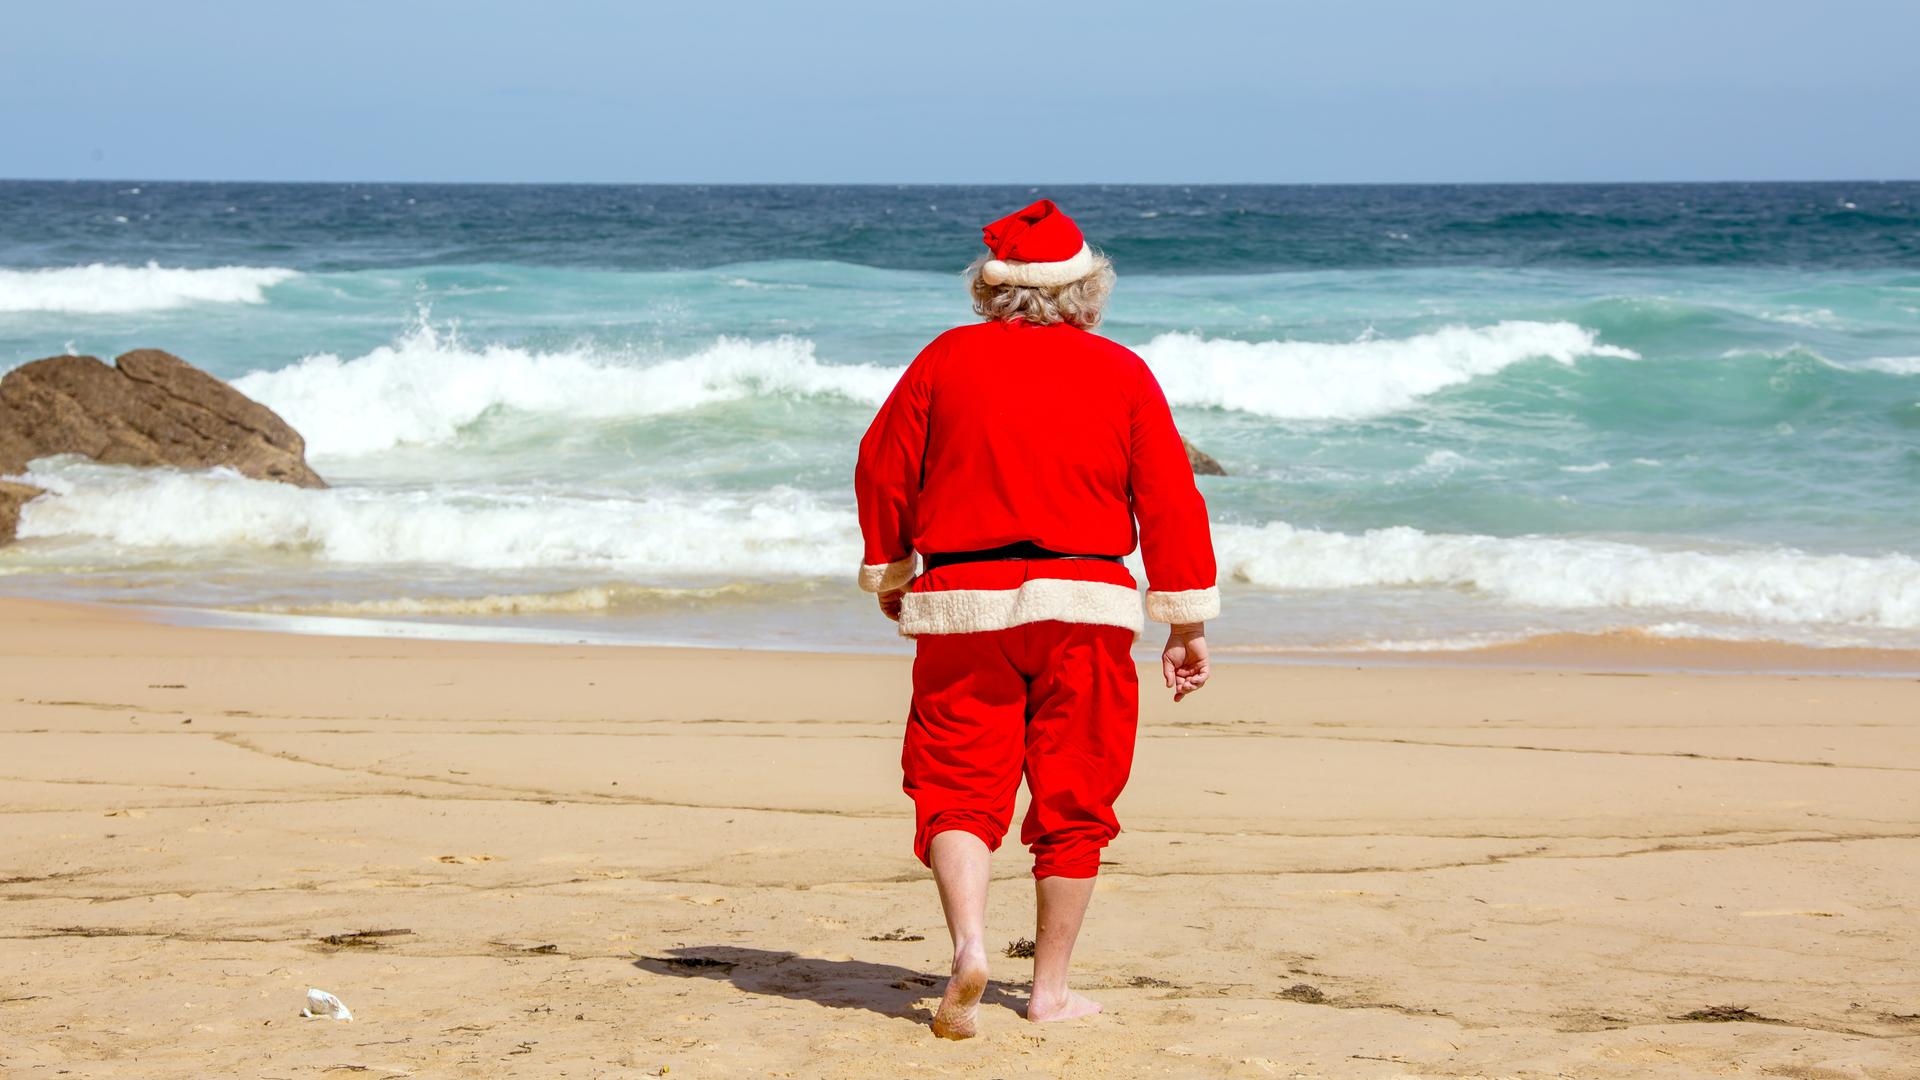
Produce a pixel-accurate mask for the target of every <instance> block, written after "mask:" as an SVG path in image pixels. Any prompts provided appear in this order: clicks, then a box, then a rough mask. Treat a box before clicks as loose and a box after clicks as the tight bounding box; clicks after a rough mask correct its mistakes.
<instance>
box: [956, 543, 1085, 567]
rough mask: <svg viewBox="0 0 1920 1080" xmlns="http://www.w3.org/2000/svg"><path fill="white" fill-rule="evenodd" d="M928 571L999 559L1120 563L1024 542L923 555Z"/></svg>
mask: <svg viewBox="0 0 1920 1080" xmlns="http://www.w3.org/2000/svg"><path fill="white" fill-rule="evenodd" d="M920 558H921V560H922V561H924V562H925V563H926V568H927V569H928V570H937V569H939V568H940V567H942V566H951V565H953V564H954V563H970V562H993V561H996V560H999V559H1105V560H1106V561H1108V562H1119V561H1120V556H1118V555H1074V554H1069V553H1067V552H1064V551H1053V550H1051V549H1049V548H1043V547H1041V546H1040V545H1039V544H1036V543H1034V542H1033V541H1031V540H1022V541H1020V542H1019V543H1015V544H1002V545H1001V546H999V547H995V548H982V549H981V550H979V551H942V552H938V553H936V554H931V555H922V556H921V557H920Z"/></svg>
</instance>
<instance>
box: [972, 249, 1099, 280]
mask: <svg viewBox="0 0 1920 1080" xmlns="http://www.w3.org/2000/svg"><path fill="white" fill-rule="evenodd" d="M1091 273H1093V249H1092V248H1090V247H1088V246H1087V245H1085V244H1081V245H1080V250H1079V251H1077V252H1075V253H1074V255H1073V257H1072V258H1070V259H1061V260H1060V261H1059V262H1006V261H1003V260H1000V259H988V260H987V261H986V262H985V263H984V264H982V265H981V267H980V280H981V281H984V282H986V283H987V284H989V285H1037V286H1040V287H1042V288H1051V287H1053V286H1055V285H1071V284H1073V283H1074V282H1076V281H1079V280H1080V279H1081V278H1083V277H1086V276H1087V275H1088V274H1091Z"/></svg>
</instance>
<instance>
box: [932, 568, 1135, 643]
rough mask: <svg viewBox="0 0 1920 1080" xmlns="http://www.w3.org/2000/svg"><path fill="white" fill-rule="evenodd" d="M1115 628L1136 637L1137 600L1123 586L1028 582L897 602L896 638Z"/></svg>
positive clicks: (936, 591) (1061, 580)
mask: <svg viewBox="0 0 1920 1080" xmlns="http://www.w3.org/2000/svg"><path fill="white" fill-rule="evenodd" d="M1047 620H1053V621H1056V622H1070V623H1092V624H1095V625H1104V626H1119V627H1123V628H1125V629H1128V630H1131V631H1133V636H1134V637H1136V638H1137V637H1139V636H1140V594H1139V593H1137V592H1135V591H1134V590H1133V589H1131V588H1128V587H1127V586H1125V585H1114V584H1110V583H1108V582H1105V581H1079V580H1076V579H1073V578H1029V579H1028V580H1026V581H1025V582H1022V583H1021V585H1020V587H1019V588H1017V589H928V590H925V591H922V592H910V593H908V594H907V595H906V596H904V597H902V598H901V601H900V633H901V635H902V636H903V637H918V636H919V635H921V634H973V633H979V632H981V631H984V630H1005V629H1006V628H1008V627H1010V626H1020V625H1023V624H1025V623H1031V622H1045V621H1047Z"/></svg>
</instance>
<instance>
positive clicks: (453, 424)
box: [234, 322, 1634, 457]
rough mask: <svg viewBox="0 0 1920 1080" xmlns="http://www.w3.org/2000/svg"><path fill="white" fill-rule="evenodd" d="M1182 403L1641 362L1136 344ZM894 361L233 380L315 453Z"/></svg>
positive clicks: (389, 360)
mask: <svg viewBox="0 0 1920 1080" xmlns="http://www.w3.org/2000/svg"><path fill="white" fill-rule="evenodd" d="M1141 353H1142V355H1144V356H1145V357H1146V359H1147V360H1148V362H1149V363H1150V364H1152V365H1153V366H1154V368H1155V371H1156V374H1157V375H1158V376H1159V378H1160V380H1161V382H1162V384H1163V385H1164V386H1165V387H1166V390H1167V394H1168V397H1169V399H1170V400H1172V402H1173V403H1174V404H1176V405H1190V406H1221V407H1225V408H1233V409H1243V410H1246V411H1249V412H1255V413H1260V414H1264V415H1268V416H1275V417H1298V418H1328V417H1359V416H1370V415H1375V414H1377V413H1382V412H1390V411H1394V410H1396V409H1402V408H1406V407H1408V406H1410V405H1412V404H1414V403H1416V402H1417V401H1418V399H1419V398H1420V397H1421V396H1423V395H1426V394H1429V393H1432V392H1434V391H1436V390H1440V389H1444V388H1446V387H1448V386H1453V385H1456V384H1458V383H1462V382H1466V381H1467V380H1469V379H1472V378H1474V377H1476V376H1478V375H1484V374H1491V373H1493V372H1496V371H1498V370H1500V369H1501V368H1504V367H1506V366H1508V365H1510V364H1515V363H1519V362H1521V361H1523V360H1528V359H1535V358H1547V359H1552V360H1555V361H1558V362H1560V363H1567V364H1570V363H1572V362H1574V360H1575V359H1577V358H1579V357H1582V356H1612V357H1632V356H1633V355H1634V354H1633V353H1632V352H1630V351H1628V350H1625V349H1618V348H1614V347H1611V346H1607V345H1601V344H1598V343H1597V342H1596V341H1595V340H1594V334H1593V332H1592V331H1590V330H1586V329H1582V328H1581V327H1578V326H1575V325H1573V324H1571V323H1539V322H1505V323H1499V324H1496V325H1493V326H1487V327H1480V328H1468V327H1452V328H1447V329H1442V330H1437V331H1434V332H1433V333H1430V334H1421V335H1418V336H1416V337H1410V338H1404V339H1399V340H1384V339H1370V340H1364V341H1357V342H1349V343H1344V344H1317V343H1311V342H1281V341H1265V342H1241V341H1227V340H1206V339H1202V338H1199V337H1195V336H1192V335H1188V334H1164V335H1161V336H1160V337H1157V338H1155V339H1153V340H1152V341H1150V342H1148V343H1147V344H1146V345H1145V346H1142V348H1141ZM899 375H900V369H899V368H893V367H883V366H879V365H873V364H830V363H824V362H822V361H821V360H820V359H819V357H818V356H817V355H816V354H815V350H814V345H813V342H811V341H808V340H806V339H803V338H794V337H781V338H776V339H773V340H770V341H755V340H749V339H745V338H732V337H721V338H718V339H716V340H715V341H714V342H713V343H712V344H711V345H709V346H707V347H705V348H703V349H701V350H699V351H697V352H695V353H693V354H691V355H687V356H679V357H671V358H661V357H658V356H651V355H644V354H640V353H636V352H633V351H623V350H618V349H608V348H605V347H601V346H595V345H591V344H583V345H580V346H577V347H573V348H565V349H558V350H552V351H537V350H529V349H523V348H519V347H515V346H510V345H501V344H470V343H468V342H466V341H464V340H462V339H461V337H460V336H459V335H458V334H457V333H454V332H452V331H447V330H441V329H438V328H436V327H434V326H432V325H429V324H425V323H422V324H421V325H418V326H415V327H414V328H413V329H411V330H409V331H408V332H407V333H405V334H404V335H402V336H401V337H400V338H399V339H398V340H396V341H394V342H393V343H392V344H390V345H383V346H381V347H380V348H377V349H375V350H373V351H372V352H370V353H367V354H366V355H364V356H359V357H355V358H353V359H342V358H341V357H339V356H336V355H333V354H330V353H327V354H320V355H315V356H310V357H307V358H306V359H304V360H301V361H299V362H298V363H295V364H292V365H290V366H288V367H285V368H281V369H279V370H276V371H260V372H253V373H251V374H248V375H244V376H242V377H240V378H239V379H236V380H234V385H235V386H236V387H237V388H239V390H240V391H241V392H242V393H245V394H247V395H249V396H250V397H253V398H255V399H257V400H259V401H262V402H264V403H266V404H267V405H268V406H270V407H272V408H273V409H274V410H275V411H276V412H278V413H279V414H280V415H281V416H283V417H285V418H286V420H287V421H288V422H289V423H291V424H292V425H293V426H294V427H295V428H296V429H298V430H299V431H300V432H301V433H302V434H303V435H305V436H306V439H307V445H308V447H309V449H310V450H311V451H312V452H313V453H314V454H315V455H316V456H321V457H325V456H328V455H350V454H365V453H373V452H378V451H381V450H386V449H390V448H392V447H395V446H403V445H433V444H438V443H445V442H448V441H451V440H453V439H454V438H456V437H457V436H458V435H459V433H460V431H461V430H462V429H463V428H465V427H467V426H468V425H470V424H472V423H473V422H474V421H476V420H478V419H480V418H481V417H482V416H484V415H486V414H487V413H489V412H491V411H495V410H501V411H508V412H519V413H527V414H544V415H550V416H561V417H578V418H586V419H596V418H600V419H604V418H613V417H628V416H631V417H644V416H657V415H663V414H666V413H673V412H681V411H685V410H688V409H694V408H699V407H700V406H703V405H709V404H713V403H716V402H724V401H735V400H740V399H743V398H747V397H752V396H756V395H769V396H776V395H785V396H805V395H830V396H834V397H840V398H845V399H848V400H852V401H857V402H860V403H862V404H866V405H875V406H877V405H878V404H879V403H880V402H881V401H883V400H885V398H886V395H887V393H888V391H890V390H891V389H892V387H893V384H894V381H895V380H897V379H898V378H899Z"/></svg>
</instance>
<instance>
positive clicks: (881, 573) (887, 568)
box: [860, 555, 913, 593]
mask: <svg viewBox="0 0 1920 1080" xmlns="http://www.w3.org/2000/svg"><path fill="white" fill-rule="evenodd" d="M912 580H913V556H912V555H908V556H907V557H906V558H904V559H895V560H894V561H892V562H888V563H869V564H867V565H864V566H862V567H861V568H860V587H861V588H862V589H864V590H866V591H867V592H871V593H882V592H892V591H893V590H895V589H904V588H906V587H907V583H908V582H909V581H912Z"/></svg>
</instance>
